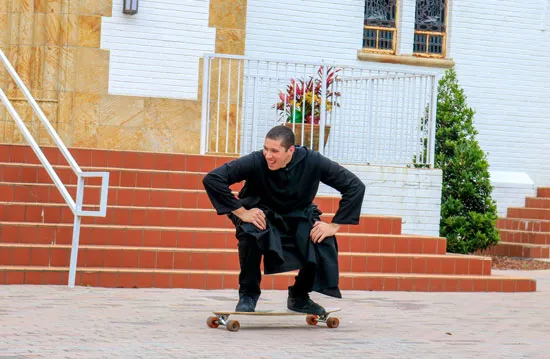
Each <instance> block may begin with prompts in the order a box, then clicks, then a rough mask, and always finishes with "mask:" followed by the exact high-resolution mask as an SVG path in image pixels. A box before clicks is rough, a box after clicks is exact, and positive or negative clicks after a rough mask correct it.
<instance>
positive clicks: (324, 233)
mask: <svg viewBox="0 0 550 359" xmlns="http://www.w3.org/2000/svg"><path fill="white" fill-rule="evenodd" d="M339 229H340V225H339V224H336V223H326V222H321V221H317V222H315V224H314V225H313V228H312V229H311V232H309V235H310V236H311V241H312V242H313V243H321V242H322V241H324V240H325V238H327V237H330V236H333V235H335V234H336V232H338V230H339Z"/></svg>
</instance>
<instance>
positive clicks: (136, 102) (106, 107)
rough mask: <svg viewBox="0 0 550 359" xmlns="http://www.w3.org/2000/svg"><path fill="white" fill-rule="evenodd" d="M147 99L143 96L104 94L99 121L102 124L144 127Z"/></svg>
mask: <svg viewBox="0 0 550 359" xmlns="http://www.w3.org/2000/svg"><path fill="white" fill-rule="evenodd" d="M144 117H145V100H144V98H142V97H131V96H103V97H102V98H101V104H100V119H99V123H100V124H101V125H102V126H120V127H144V126H145V124H144Z"/></svg>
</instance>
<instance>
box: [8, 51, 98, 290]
mask: <svg viewBox="0 0 550 359" xmlns="http://www.w3.org/2000/svg"><path fill="white" fill-rule="evenodd" d="M0 60H2V63H3V64H4V66H5V67H6V69H7V70H8V73H9V74H10V75H11V77H12V78H13V80H14V81H15V83H16V84H17V86H18V87H19V89H20V90H21V92H22V93H23V95H24V96H25V98H26V99H27V101H28V102H29V104H30V105H31V107H32V109H33V111H34V113H35V114H36V116H37V117H38V119H39V120H40V122H41V123H42V124H43V125H44V126H45V127H46V130H47V131H48V133H49V134H50V136H51V137H52V139H53V141H54V143H55V144H56V145H57V148H59V150H60V152H61V153H62V154H63V157H65V159H66V160H67V162H68V163H69V165H70V166H71V168H72V169H73V171H74V173H75V174H76V176H77V177H78V185H77V191H76V202H75V201H74V200H73V198H72V197H71V195H70V194H69V192H68V191H67V188H66V187H65V185H64V184H63V182H61V179H59V176H58V175H57V173H56V172H55V170H54V169H53V167H52V165H51V164H50V162H49V161H48V159H47V158H46V156H45V155H44V153H43V152H42V150H41V149H40V146H38V143H36V141H35V139H34V138H33V137H32V134H31V133H30V131H29V130H28V129H27V126H25V123H24V122H23V120H21V117H20V116H19V114H18V113H17V111H16V110H15V108H14V107H13V105H12V104H11V102H10V100H9V99H8V97H7V96H6V94H5V93H4V91H2V89H0V99H1V100H2V103H3V104H4V106H6V109H7V110H8V112H9V113H10V115H11V117H12V118H13V119H14V120H15V124H16V125H17V127H19V129H20V130H21V132H22V133H23V137H24V138H25V140H26V141H27V142H28V143H29V145H30V146H31V148H32V150H33V151H34V153H35V154H36V156H37V157H38V159H39V160H40V163H42V165H43V166H44V168H45V169H46V172H48V175H49V176H50V178H51V179H52V181H53V183H54V184H55V186H56V187H57V189H58V190H59V192H61V195H62V196H63V199H65V202H66V203H67V205H68V206H69V208H70V209H71V211H72V212H73V214H74V227H73V238H72V248H71V263H70V267H69V282H68V286H69V288H74V283H75V277H76V264H77V259H78V242H79V238H80V224H81V220H82V216H90V217H105V215H106V213H107V196H108V191H109V187H108V186H109V172H82V170H81V169H80V167H79V166H78V164H77V163H76V161H75V159H74V158H73V156H72V155H71V153H70V152H69V150H68V149H67V147H66V146H65V144H64V143H63V141H62V140H61V138H60V137H59V136H58V135H57V133H56V132H55V129H54V128H53V127H52V125H51V124H50V122H49V121H48V119H47V118H46V115H44V112H42V109H41V108H40V107H39V106H38V104H37V103H36V101H35V100H34V98H33V97H32V95H31V93H30V91H29V90H28V89H27V87H26V86H25V84H24V83H23V81H22V80H21V78H20V77H19V75H18V74H17V72H16V71H15V69H14V68H13V66H12V65H11V63H10V62H9V60H8V58H7V57H6V55H4V52H3V51H2V50H0ZM90 177H100V178H101V197H100V205H99V211H84V210H83V209H82V204H83V201H84V178H90Z"/></svg>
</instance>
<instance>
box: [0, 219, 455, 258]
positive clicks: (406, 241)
mask: <svg viewBox="0 0 550 359" xmlns="http://www.w3.org/2000/svg"><path fill="white" fill-rule="evenodd" d="M72 227H73V226H72V224H51V223H25V222H20V223H18V222H0V243H26V244H70V243H71V242H72V231H73V230H72ZM337 238H338V249H339V250H340V251H342V252H355V253H364V252H368V253H415V254H445V252H446V245H447V242H446V239H445V238H442V237H429V236H414V235H403V234H368V233H338V235H337ZM80 244H82V245H113V246H138V247H177V248H235V247H236V245H237V240H236V239H235V230H234V229H233V230H232V229H216V228H197V227H147V226H113V225H110V226H109V225H83V226H82V227H81V229H80Z"/></svg>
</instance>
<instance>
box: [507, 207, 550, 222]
mask: <svg viewBox="0 0 550 359" xmlns="http://www.w3.org/2000/svg"><path fill="white" fill-rule="evenodd" d="M507 217H509V218H527V219H545V220H550V209H544V208H525V207H510V208H508V212H507Z"/></svg>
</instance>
